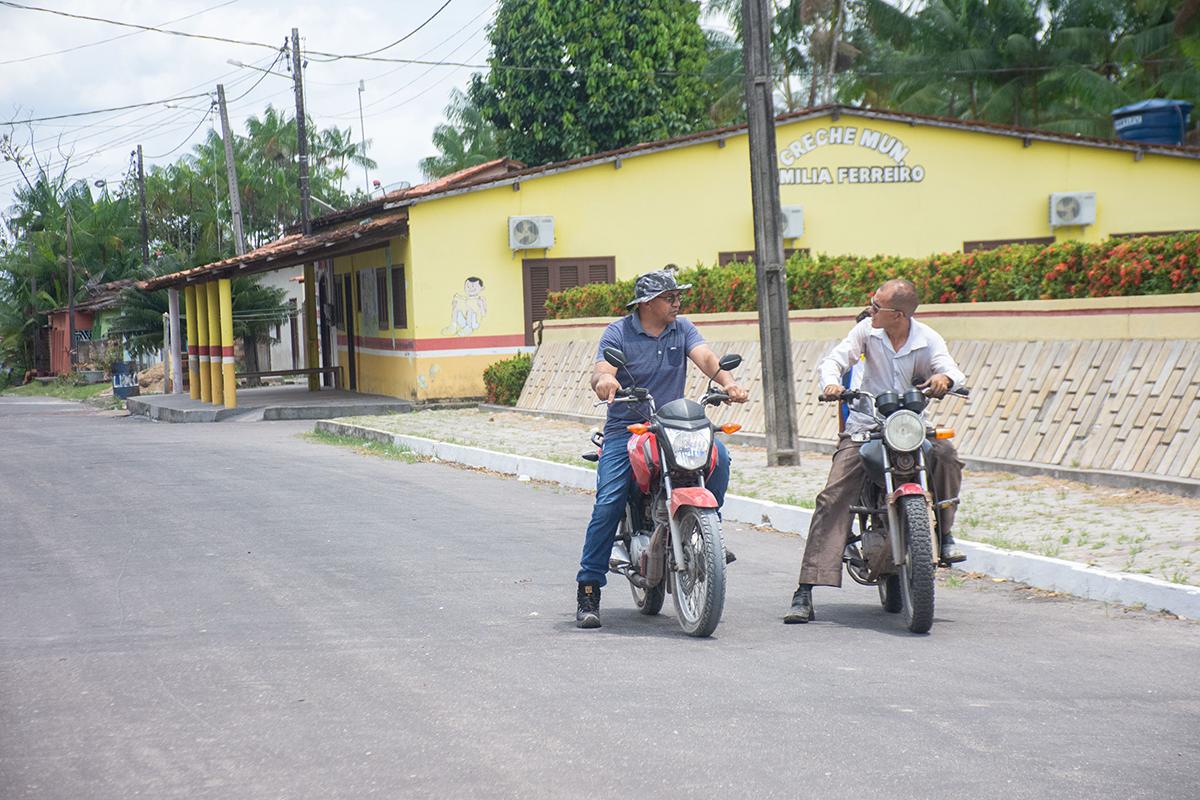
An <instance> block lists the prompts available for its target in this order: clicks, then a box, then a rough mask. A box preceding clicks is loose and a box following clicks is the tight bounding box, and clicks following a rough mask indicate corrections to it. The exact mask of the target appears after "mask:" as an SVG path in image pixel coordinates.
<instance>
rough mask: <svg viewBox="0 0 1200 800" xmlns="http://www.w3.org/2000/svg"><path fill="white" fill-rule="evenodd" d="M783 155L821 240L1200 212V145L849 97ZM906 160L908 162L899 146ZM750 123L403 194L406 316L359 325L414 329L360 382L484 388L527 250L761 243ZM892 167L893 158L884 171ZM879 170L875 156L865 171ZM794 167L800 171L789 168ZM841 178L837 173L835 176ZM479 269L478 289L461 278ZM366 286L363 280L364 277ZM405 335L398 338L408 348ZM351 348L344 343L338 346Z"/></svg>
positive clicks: (367, 387) (909, 246)
mask: <svg viewBox="0 0 1200 800" xmlns="http://www.w3.org/2000/svg"><path fill="white" fill-rule="evenodd" d="M831 126H833V127H837V128H840V129H841V131H842V134H843V136H844V135H845V134H846V128H848V127H853V128H855V144H853V145H849V144H826V145H824V146H820V147H815V148H813V149H811V150H808V151H807V152H803V153H801V154H800V155H796V152H795V150H793V149H792V147H791V146H792V143H793V142H799V143H800V144H799V145H796V149H798V150H804V149H805V148H804V137H805V136H806V135H809V136H811V137H812V140H813V143H814V144H815V143H816V140H817V137H818V131H821V130H824V131H825V134H823V135H825V136H827V135H828V132H829V130H830V128H831ZM864 130H869V131H873V132H875V133H879V134H881V135H886V136H887V137H890V138H891V139H892V140H898V141H899V142H900V145H899V147H901V148H903V149H904V151H905V152H903V153H900V152H899V151H896V154H895V155H894V156H889V155H887V154H885V153H881V152H878V150H871V149H867V148H865V147H863V146H862V137H863V135H864ZM776 138H777V145H778V150H779V151H780V153H781V158H780V163H779V166H780V168H781V169H802V168H803V169H808V170H809V171H810V172H809V173H808V177H809V178H811V179H816V178H818V177H820V173H819V171H820V169H821V168H822V167H824V168H826V169H828V170H829V177H830V179H831V180H832V181H833V183H831V184H817V183H812V184H807V185H806V184H785V185H783V186H781V198H782V201H783V203H784V204H785V205H801V206H803V208H804V214H805V233H804V235H803V236H802V237H800V238H797V239H794V240H789V241H787V242H786V243H785V244H786V245H787V246H788V247H798V248H809V249H810V250H811V251H812V252H813V253H815V254H820V253H829V254H842V253H859V254H876V253H888V254H898V255H910V256H913V255H925V254H929V253H933V252H942V251H955V250H960V249H961V248H962V246H963V242H964V241H973V240H990V239H1012V238H1032V237H1045V236H1051V235H1056V236H1058V237H1059V238H1080V239H1085V240H1088V241H1096V240H1100V239H1103V238H1104V237H1106V236H1108V235H1109V234H1113V233H1130V232H1139V231H1163V230H1175V229H1190V228H1197V227H1200V190H1198V189H1197V188H1196V187H1198V186H1200V160H1198V159H1190V158H1173V157H1167V156H1161V155H1145V156H1144V157H1143V158H1142V159H1141V160H1136V159H1135V157H1134V154H1133V153H1131V152H1127V151H1117V150H1108V149H1101V148H1094V147H1087V146H1083V145H1073V144H1066V143H1050V142H1044V141H1037V140H1030V143H1029V146H1025V144H1024V143H1023V141H1022V139H1020V138H1013V137H1007V136H999V135H994V134H989V133H985V132H968V131H960V130H952V129H946V128H937V127H932V126H929V125H909V124H907V123H904V124H902V123H897V122H889V121H878V120H873V119H869V118H866V117H859V116H855V115H854V114H852V113H846V112H842V115H841V117H840V119H839V120H838V121H837V122H834V121H833V120H832V119H831V118H830V117H829V116H825V117H822V118H818V119H812V120H805V121H797V122H792V123H788V124H785V125H781V126H779V127H778V128H777V131H776ZM898 159H899V160H902V162H903V163H902V164H900V163H898ZM748 163H749V157H748V155H747V137H746V135H745V134H739V135H734V136H730V137H727V138H726V139H724V140H723V143H719V142H717V141H710V142H703V143H698V144H693V145H689V146H685V147H678V148H675V149H671V150H665V151H659V152H655V153H649V154H644V155H633V156H626V157H624V158H623V159H622V160H621V161H620V164H619V167H618V166H617V165H616V164H614V163H612V162H608V163H602V164H595V165H591V166H585V167H580V168H576V169H569V170H564V171H562V172H558V173H555V174H550V175H545V176H542V177H532V178H529V179H526V180H523V181H522V182H521V183H520V184H519V187H520V188H519V190H514V188H513V186H511V185H504V186H499V187H496V188H491V189H483V190H479V191H473V192H465V193H462V194H458V195H452V196H444V197H440V198H439V197H435V198H432V199H429V200H417V201H416V202H415V204H414V205H412V206H410V207H409V230H410V238H407V239H397V240H394V241H393V246H392V263H393V264H399V263H404V264H405V266H406V268H407V269H406V277H407V281H408V283H409V292H408V298H409V306H410V308H409V327H408V328H407V329H404V330H400V331H397V330H394V329H392V330H389V331H386V332H383V333H378V332H371V331H365V332H363V331H360V335H365V336H376V337H378V336H384V337H391V338H393V339H397V338H402V339H406V340H415V341H416V342H417V346H416V347H415V348H414V349H410V350H408V351H407V352H406V353H404V354H397V353H394V352H388V353H385V354H371V353H369V352H364V353H363V354H362V355H361V356H360V363H359V366H360V369H359V388H360V390H361V391H368V392H381V393H386V394H392V395H397V396H401V397H407V398H412V399H430V398H441V397H454V396H478V395H482V394H483V382H482V376H481V372H482V369H483V367H484V366H486V365H487V364H488V363H491V362H492V361H495V360H498V359H501V358H506V357H509V356H511V354H513V353H515V352H517V351H519V350H521V349H523V348H522V344H523V339H522V338H521V337H522V335H523V333H524V324H525V322H524V320H525V317H524V293H523V276H522V262H523V260H524V259H526V258H530V259H540V258H591V257H610V256H611V257H614V258H615V261H616V274H617V276H618V278H628V277H632V276H634V275H636V274H639V273H641V272H645V271H647V270H650V269H656V268H659V267H661V266H662V265H664V264H667V263H676V264H679V265H681V266H690V265H693V264H696V263H704V264H712V263H715V262H716V260H717V257H718V253H720V252H722V251H739V250H752V249H753V247H754V238H753V221H752V216H751V208H750V187H749V177H748ZM901 166H903V167H904V168H906V169H907V170H908V171H909V177H910V178H911V177H912V174H913V170H915V169H916V168H917V167H919V168H920V169H921V170H922V179H921V180H920V181H919V182H917V181H912V180H910V181H908V182H903V183H851V182H848V180H845V179H846V178H848V177H849V174H848V173H842V174H841V175H839V172H838V168H839V167H843V168H864V167H865V168H870V167H879V168H881V169H880V172H879V173H877V175H876V177H884V176H889V175H890V176H891V177H896V176H897V175H898V174H899V167H901ZM883 168H891V169H892V172H890V173H884V172H883V171H882V170H883ZM867 174H868V176H869V175H870V173H867ZM790 177H798V176H797V175H796V174H795V173H793V174H792V175H791V176H790ZM839 177H842V178H843V182H840V183H839V182H838V179H839ZM1062 191H1092V192H1096V193H1097V223H1096V224H1095V225H1092V226H1088V227H1086V228H1060V229H1058V230H1057V231H1054V230H1052V229H1051V227H1050V223H1049V195H1050V193H1051V192H1062ZM520 215H534V216H552V217H554V223H555V238H556V241H555V244H554V246H553V247H552V248H550V249H549V250H546V251H542V250H538V251H532V250H528V251H521V252H517V253H513V252H512V251H510V250H509V247H508V227H507V218H508V217H509V216H520ZM383 258H384V252H383V251H382V250H379V251H372V252H371V253H367V254H361V255H356V256H354V257H352V258H341V259H338V260H337V262H336V266H335V269H336V270H337V272H338V273H339V274H342V273H344V272H346V271H347V270H351V269H362V268H366V267H374V266H383V265H384V264H385V261H384V260H383ZM471 276H474V277H478V278H480V279H481V280H482V282H483V290H482V292H481V293H480V295H481V296H482V301H481V300H480V298H479V296H469V297H468V296H467V293H466V290H465V288H464V281H465V280H466V279H467V278H468V277H471ZM356 288H357V283H356ZM456 295H458V296H459V297H458V303H459V307H461V306H462V304H463V303H464V302H465V303H466V304H467V306H468V307H469V308H470V309H472V310H473V313H474V317H475V319H474V323H477V325H472V326H469V327H468V328H467V329H463V328H462V326H460V325H459V324H458V321H457V320H456V319H455V314H454V313H453V310H454V308H455V307H456V306H455V303H456V299H455V298H456ZM402 349H403V348H402ZM342 363H345V361H344V349H343V362H342Z"/></svg>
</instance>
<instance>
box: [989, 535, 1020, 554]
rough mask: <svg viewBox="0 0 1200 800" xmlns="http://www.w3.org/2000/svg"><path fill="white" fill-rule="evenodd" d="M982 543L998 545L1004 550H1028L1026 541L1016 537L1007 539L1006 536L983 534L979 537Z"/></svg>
mask: <svg viewBox="0 0 1200 800" xmlns="http://www.w3.org/2000/svg"><path fill="white" fill-rule="evenodd" d="M979 541H981V542H983V543H984V544H990V545H991V546H992V547H999V548H1001V549H1004V550H1024V551H1025V552H1028V551H1029V550H1030V547H1029V544H1028V543H1027V542H1022V541H1019V540H1017V539H1009V538H1008V537H1007V536H984V537H982V538H980V540H979Z"/></svg>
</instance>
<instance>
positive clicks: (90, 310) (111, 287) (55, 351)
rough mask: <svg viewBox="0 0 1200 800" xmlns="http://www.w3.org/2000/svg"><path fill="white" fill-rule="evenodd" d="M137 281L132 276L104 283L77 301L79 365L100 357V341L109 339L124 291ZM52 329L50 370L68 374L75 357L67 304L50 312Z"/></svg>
mask: <svg viewBox="0 0 1200 800" xmlns="http://www.w3.org/2000/svg"><path fill="white" fill-rule="evenodd" d="M133 284H134V281H133V280H132V279H128V280H123V281H112V282H111V283H102V284H100V285H98V286H96V287H95V288H94V289H92V290H91V291H90V292H89V294H88V297H87V298H86V299H84V300H81V301H79V302H78V303H76V304H75V353H76V357H75V361H76V363H77V364H80V363H86V362H89V361H92V360H93V359H94V357H98V354H99V350H100V343H102V342H104V340H105V339H107V338H109V335H110V334H111V331H112V324H113V321H114V320H115V319H116V316H117V313H118V311H119V308H120V302H121V291H122V290H123V289H126V288H127V287H130V286H132V285H133ZM47 317H48V318H49V325H48V326H47V327H48V328H49V330H50V372H51V374H54V375H68V374H70V372H71V356H70V351H69V350H68V347H67V342H68V340H69V338H70V335H71V334H70V329H71V324H70V319H69V317H68V309H67V308H66V306H64V307H62V308H56V309H53V310H52V311H50V312H48V313H47Z"/></svg>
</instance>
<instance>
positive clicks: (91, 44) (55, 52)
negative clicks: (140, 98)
mask: <svg viewBox="0 0 1200 800" xmlns="http://www.w3.org/2000/svg"><path fill="white" fill-rule="evenodd" d="M236 2H238V0H225V2H224V3H217V4H216V5H215V6H209V7H208V8H202V9H200V10H199V11H197V12H195V13H193V14H188V15H186V16H183V17H176V18H175V19H169V20H167V21H166V22H163V23H160V24H161V25H170V24H172V23H174V22H183V21H184V20H185V19H191V18H192V17H198V16H200V15H201V14H207V13H208V12H209V11H213V10H215V9H218V8H223V7H224V6H228V5H233V4H234V3H236ZM138 33H145V31H135V32H134V33H122V34H121V35H120V36H113V37H111V38H108V39H101V40H99V41H96V42H88V43H87V44H80V45H76V46H74V47H66V48H63V49H62V50H53V51H51V52H49V53H39V54H38V55H36V56H25V57H23V58H10V59H8V60H7V61H0V66H4V65H6V64H22V63H24V62H26V61H35V60H37V59H39V58H48V57H49V56H61V55H62V54H64V53H74V52H75V51H77V50H86V49H87V48H89V47H97V46H99V45H102V44H108V43H109V42H115V41H117V40H118V39H127V38H129V37H130V36H137V35H138Z"/></svg>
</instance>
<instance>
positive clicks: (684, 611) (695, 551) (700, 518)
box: [671, 508, 725, 637]
mask: <svg viewBox="0 0 1200 800" xmlns="http://www.w3.org/2000/svg"><path fill="white" fill-rule="evenodd" d="M679 536H680V543H681V544H682V546H683V565H682V566H683V570H682V571H672V572H671V580H672V582H673V583H672V584H671V586H672V591H671V595H672V597H674V598H675V611H676V613H678V615H679V625H680V627H682V628H683V632H684V633H686V634H687V635H689V636H701V637H702V636H711V635H712V632H713V631H715V630H716V629H717V624H718V623H719V622H720V621H721V612H722V611H724V609H725V542H724V541H723V540H722V538H721V523H720V521H719V520H718V519H717V512H716V510H715V509H711V508H688V509H686V510H685V511H684V512H683V514H682V516H681V517H680V519H679Z"/></svg>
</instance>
